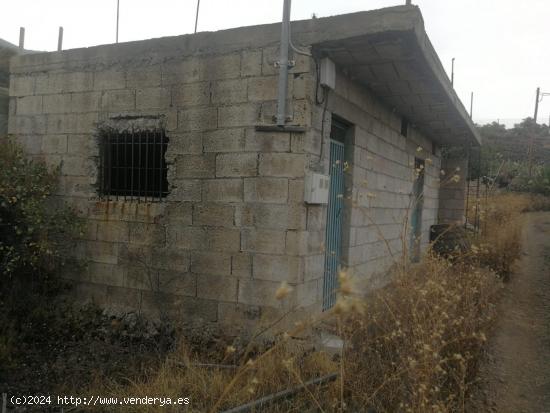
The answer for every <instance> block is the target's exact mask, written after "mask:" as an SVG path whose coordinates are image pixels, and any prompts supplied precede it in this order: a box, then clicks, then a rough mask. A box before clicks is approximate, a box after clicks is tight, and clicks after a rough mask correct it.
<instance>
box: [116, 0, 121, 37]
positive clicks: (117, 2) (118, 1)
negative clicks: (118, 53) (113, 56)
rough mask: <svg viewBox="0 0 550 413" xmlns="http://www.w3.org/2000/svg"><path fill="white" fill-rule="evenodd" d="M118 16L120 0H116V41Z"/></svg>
mask: <svg viewBox="0 0 550 413" xmlns="http://www.w3.org/2000/svg"><path fill="white" fill-rule="evenodd" d="M119 18H120V0H116V42H117V43H118V22H119Z"/></svg>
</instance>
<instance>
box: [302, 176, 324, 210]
mask: <svg viewBox="0 0 550 413" xmlns="http://www.w3.org/2000/svg"><path fill="white" fill-rule="evenodd" d="M304 186H305V194H304V201H305V202H306V203H307V204H328V190H329V186H330V176H329V175H324V174H318V173H313V172H311V173H308V174H306V178H305V182H304Z"/></svg>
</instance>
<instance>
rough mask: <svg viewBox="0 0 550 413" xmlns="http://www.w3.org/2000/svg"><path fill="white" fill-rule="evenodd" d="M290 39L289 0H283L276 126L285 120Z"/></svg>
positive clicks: (281, 124) (283, 123) (282, 123)
mask: <svg viewBox="0 0 550 413" xmlns="http://www.w3.org/2000/svg"><path fill="white" fill-rule="evenodd" d="M289 39H290V0H284V5H283V21H282V24H281V54H280V57H279V85H278V94H277V126H284V125H285V122H286V90H287V85H288V68H289V62H288V46H289Z"/></svg>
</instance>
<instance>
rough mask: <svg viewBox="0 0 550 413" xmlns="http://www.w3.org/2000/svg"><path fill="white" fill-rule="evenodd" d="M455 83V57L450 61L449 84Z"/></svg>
mask: <svg viewBox="0 0 550 413" xmlns="http://www.w3.org/2000/svg"><path fill="white" fill-rule="evenodd" d="M454 85H455V58H454V57H453V60H452V61H451V86H454Z"/></svg>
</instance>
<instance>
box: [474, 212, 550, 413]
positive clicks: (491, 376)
mask: <svg viewBox="0 0 550 413" xmlns="http://www.w3.org/2000/svg"><path fill="white" fill-rule="evenodd" d="M489 343H490V344H489V349H488V356H487V359H486V361H485V362H484V363H483V364H482V366H481V393H482V394H483V395H484V397H483V398H484V403H483V404H484V407H483V408H480V410H482V411H491V412H498V413H507V412H514V413H520V412H526V413H527V412H528V413H543V412H546V413H550V213H548V212H542V213H531V214H528V216H527V217H526V225H525V227H524V231H523V253H522V257H521V259H520V261H519V262H518V264H517V270H516V272H515V274H513V275H512V276H511V278H510V281H509V282H508V283H507V284H506V287H505V291H504V297H503V299H502V301H501V303H500V308H499V318H498V321H497V324H496V326H495V330H494V332H493V334H492V336H491V338H490V341H489Z"/></svg>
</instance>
